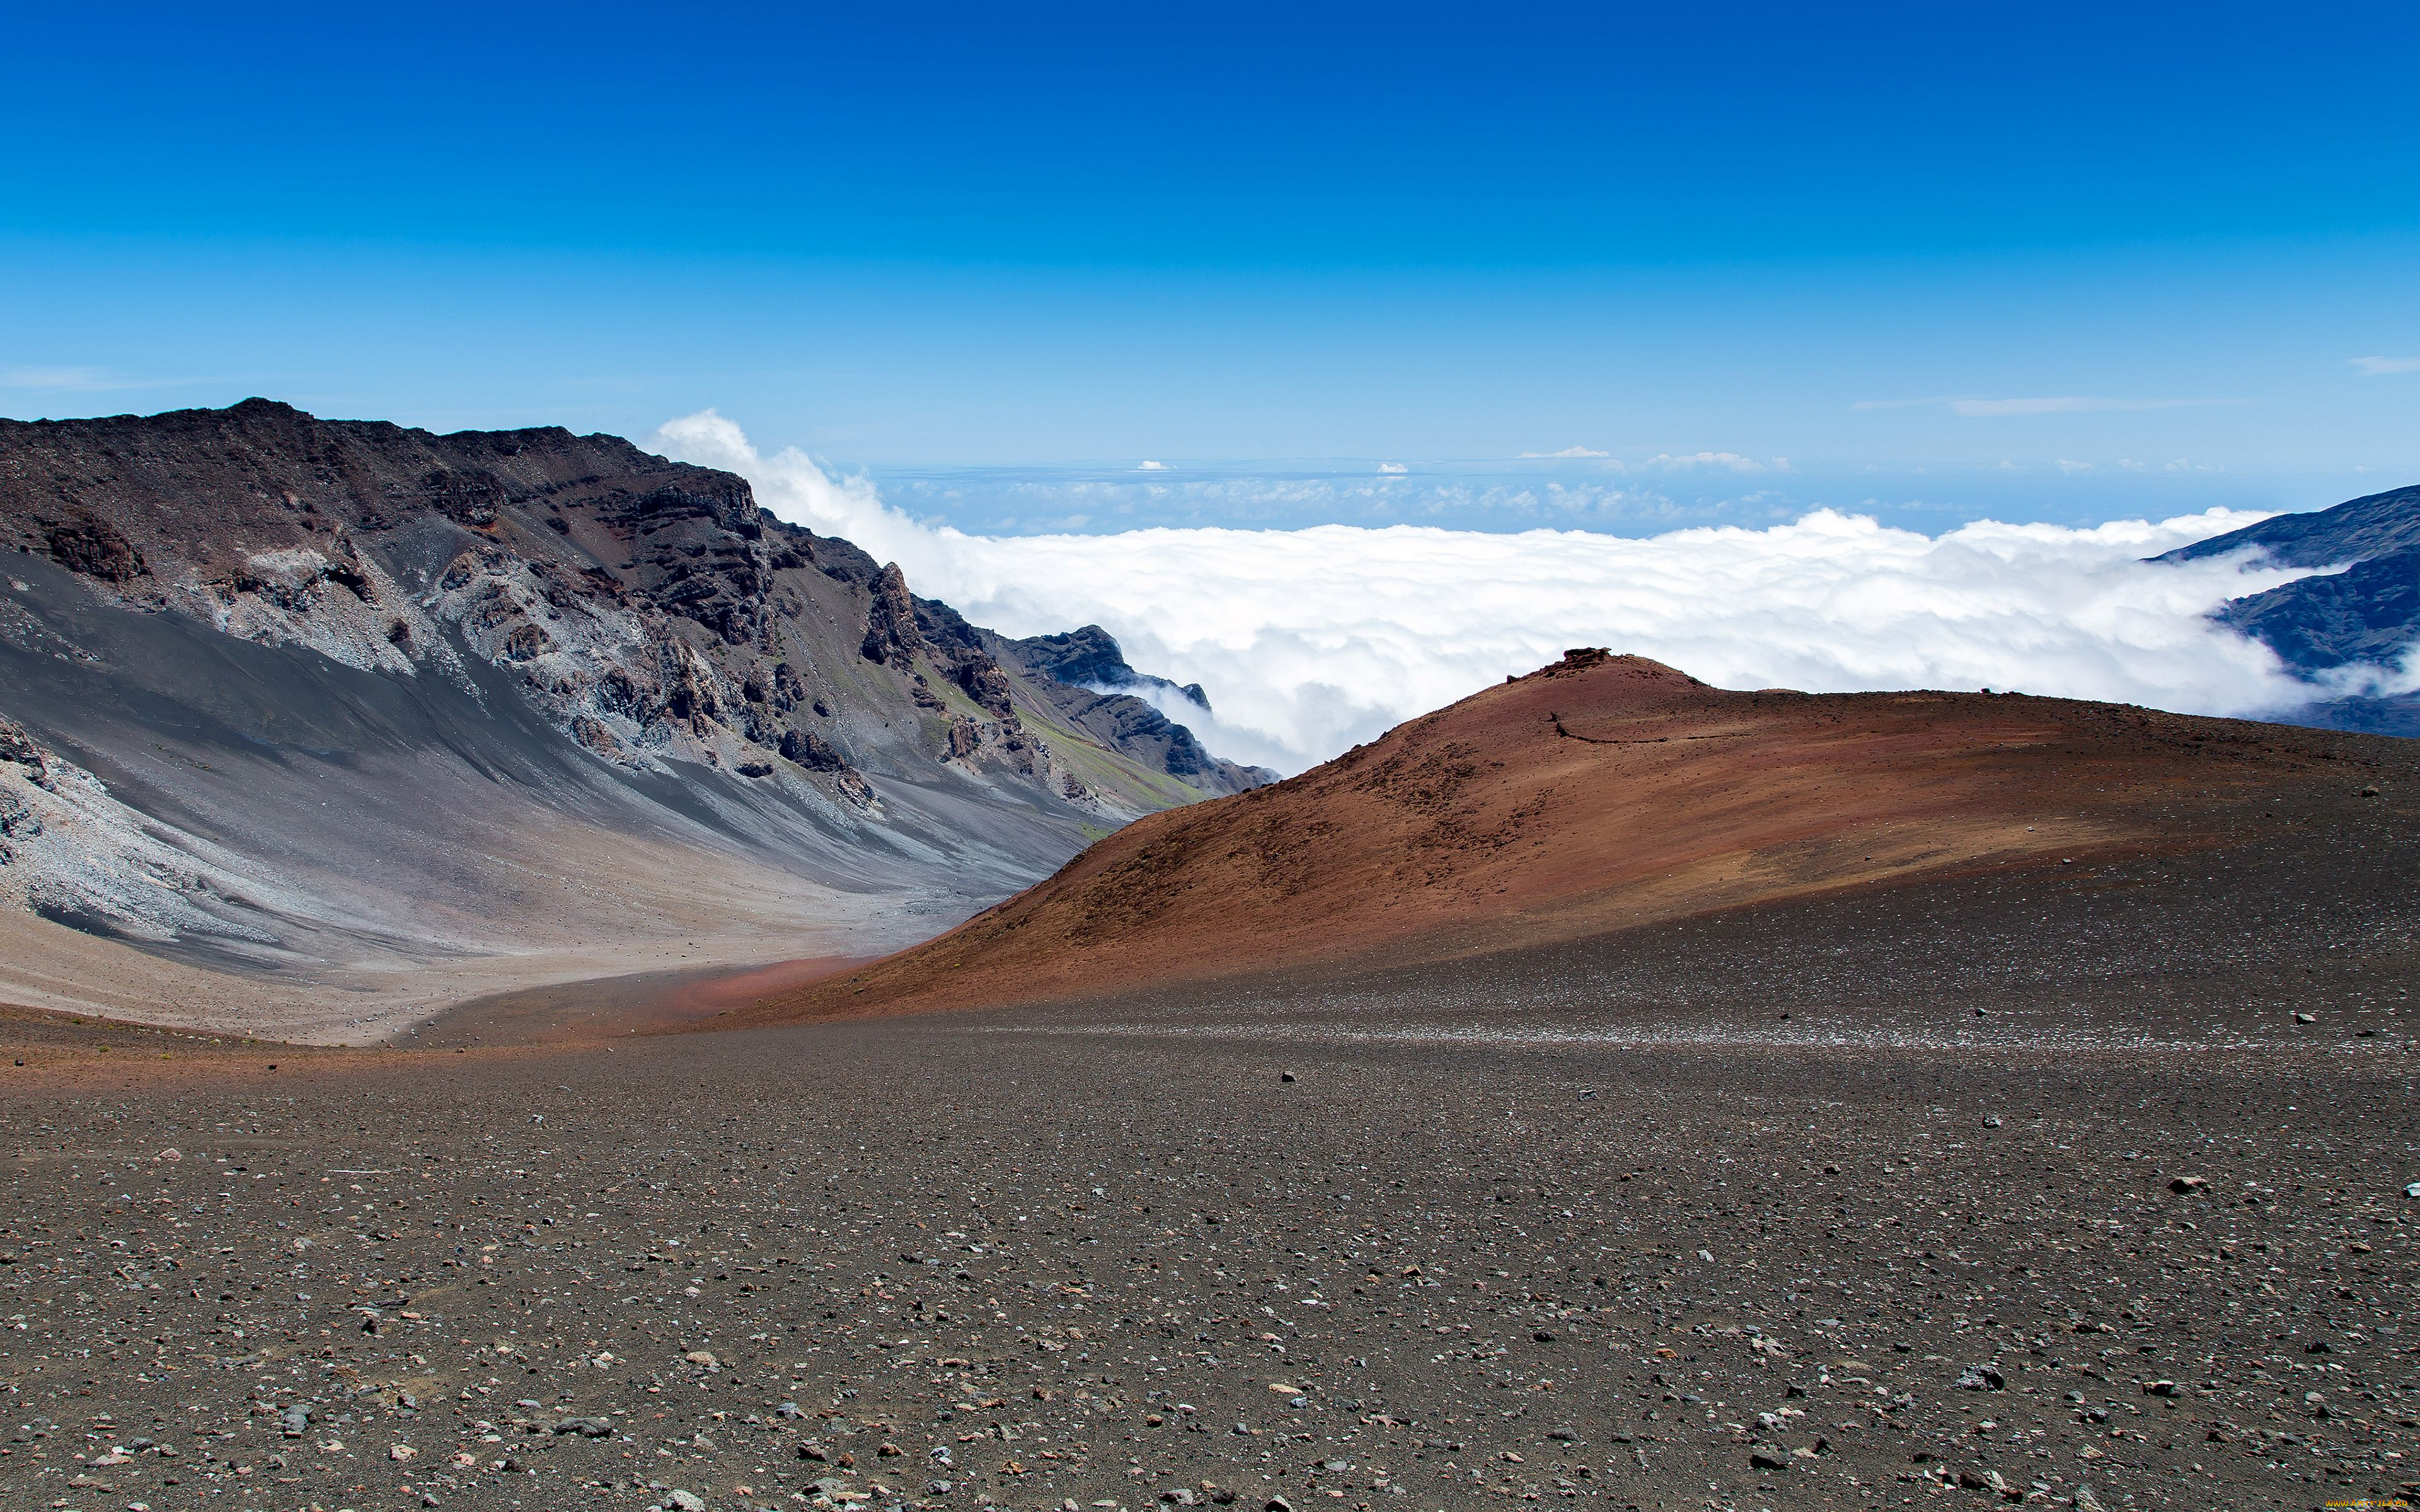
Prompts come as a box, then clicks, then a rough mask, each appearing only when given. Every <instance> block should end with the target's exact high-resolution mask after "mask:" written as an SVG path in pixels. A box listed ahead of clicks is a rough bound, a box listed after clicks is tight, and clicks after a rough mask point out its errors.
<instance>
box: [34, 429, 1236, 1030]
mask: <svg viewBox="0 0 2420 1512" xmlns="http://www.w3.org/2000/svg"><path fill="white" fill-rule="evenodd" d="M0 579H5V580H0V589H5V592H0V717H5V718H6V719H7V720H8V723H7V724H6V725H5V726H0V906H9V905H13V907H15V908H22V909H24V910H29V911H30V912H32V913H33V914H35V915H38V916H39V917H41V918H46V919H48V920H51V921H53V922H54V923H57V924H62V925H66V926H69V927H70V928H73V929H77V930H81V931H84V932H85V933H91V934H99V935H104V936H113V937H116V938H117V939H119V940H122V941H125V942H130V943H134V944H138V945H140V946H141V947H143V948H144V949H147V950H150V951H153V952H155V953H158V954H163V955H167V956H171V957H179V958H186V959H190V960H192V961H193V962H194V963H195V964H202V965H206V966H211V967H224V966H227V965H230V964H233V965H240V966H243V967H247V968H255V969H259V968H268V969H272V970H277V971H290V970H292V969H295V968H297V967H298V966H302V965H307V964H323V965H325V964H336V963H343V962H348V961H349V962H352V963H354V964H359V963H360V962H361V961H363V960H367V959H371V958H376V959H377V960H379V961H380V962H385V963H388V964H397V963H409V962H410V961H412V960H415V959H423V958H426V957H428V956H429V955H431V954H432V953H433V954H437V955H443V956H448V957H458V956H461V955H463V954H466V953H467V954H472V955H476V954H479V953H481V952H486V951H493V950H500V949H501V950H510V949H516V948H518V947H519V946H520V945H524V944H526V943H528V941H529V940H530V939H531V938H534V937H537V936H543V937H544V938H545V939H546V941H547V942H548V943H549V944H551V945H560V946H565V947H568V948H571V949H577V948H578V947H579V946H580V944H581V943H582V941H583V940H585V941H592V942H596V943H598V944H600V945H608V944H613V943H616V942H618V941H619V940H621V939H622V938H623V937H624V936H626V935H627V934H628V932H630V931H633V930H641V931H643V930H644V924H643V922H641V921H643V920H645V919H654V920H656V921H657V922H658V923H659V925H660V926H661V927H662V928H663V929H664V930H666V931H668V932H669V933H679V934H684V935H685V936H689V935H694V934H695V933H697V932H698V931H700V930H701V929H704V930H707V931H708V932H710V931H711V928H712V925H711V920H710V919H708V918H705V917H704V915H705V914H706V913H707V912H710V911H708V910H703V909H700V908H699V907H697V906H696V905H697V904H698V903H700V902H701V901H702V900H705V899H706V898H709V897H712V896H718V895H722V894H728V895H731V896H733V897H735V898H737V899H740V900H746V899H748V898H751V897H754V898H759V899H762V900H766V901H768V907H772V911H773V914H774V915H775V916H776V917H774V918H769V919H768V920H767V922H768V926H773V925H778V916H779V915H780V914H781V913H782V912H783V911H785V910H796V911H802V912H803V913H804V914H807V915H813V914H816V913H818V912H821V913H827V914H829V915H830V918H833V919H845V920H847V921H849V922H850V923H851V924H852V925H853V926H862V927H863V928H862V929H861V933H860V935H859V936H858V940H859V943H861V944H863V945H865V946H868V947H878V946H882V945H886V944H889V943H893V942H895V941H896V940H898V939H902V938H908V937H913V936H914V935H916V934H920V933H926V932H929V930H931V929H932V928H936V927H939V924H940V923H942V922H945V921H946V920H947V919H948V918H953V917H954V916H956V915H958V914H961V913H964V912H966V911H968V910H970V909H971V908H973V907H975V906H979V905H980V904H981V903H985V902H989V901H991V900H993V899H995V898H997V897H999V896H1001V895H1002V894H1004V893H1006V892H1008V891H1011V890H1013V889H1014V888H1016V887H1020V886H1022V885H1024V884H1025V883H1027V882H1030V881H1032V880H1033V879H1034V878H1036V877H1038V876H1040V875H1043V874H1045V873H1047V872H1048V871H1050V870H1051V869H1052V868H1054V867H1056V866H1057V865H1059V864H1060V863H1061V862H1062V861H1063V860H1065V859H1066V858H1067V857H1068V856H1071V855H1073V854H1074V853H1075V852H1076V851H1077V850H1078V849H1080V848H1081V847H1082V846H1083V845H1084V844H1085V843H1086V842H1087V841H1089V840H1091V839H1092V838H1094V837H1096V836H1098V835H1099V834H1102V833H1104V832H1106V831H1107V830H1109V829H1110V828H1113V827H1115V826H1116V825H1120V824H1123V823H1124V822H1125V821H1126V820H1128V819H1131V818H1133V817H1135V816H1137V815H1139V814H1140V813H1143V812H1147V811H1150V810H1156V809H1161V808H1166V807H1169V806H1171V805H1175V804H1181V803H1187V802H1191V801H1194V800H1195V799H1198V798H1201V797H1203V796H1208V795H1218V794H1221V793H1226V792H1232V791H1236V790H1238V789H1241V788H1244V787H1249V786H1251V785H1254V784H1255V783H1256V782H1258V781H1259V780H1261V779H1262V774H1259V773H1256V772H1252V771H1249V770H1247V769H1244V768H1240V767H1236V766H1234V765H1233V764H1229V763H1224V762H1219V761H1218V760H1216V759H1215V758H1211V757H1209V756H1208V754H1207V753H1206V752H1203V751H1202V750H1201V748H1200V746H1199V743H1198V742H1196V741H1194V740H1193V739H1192V737H1191V736H1190V734H1189V733H1186V732H1185V731H1183V729H1182V728H1181V727H1177V726H1172V725H1170V724H1169V722H1168V721H1167V720H1166V719H1165V718H1164V717H1161V716H1159V715H1158V714H1157V713H1156V711H1154V710H1153V709H1151V707H1150V706H1149V705H1148V704H1147V703H1144V702H1141V701H1140V700H1139V699H1134V698H1130V697H1128V698H1116V699H1112V700H1109V701H1108V702H1109V705H1110V706H1109V707H1107V708H1104V707H1102V706H1101V705H1102V704H1103V701H1102V699H1101V696H1100V695H1099V694H1096V693H1094V692H1092V691H1089V690H1086V689H1083V688H1079V687H1072V686H1070V685H1066V684H1062V683H1060V682H1058V681H1057V680H1056V679H1055V678H1053V677H1051V676H1050V675H1049V674H1048V672H1047V670H1043V671H1036V670H1034V669H1033V668H1032V666H1031V665H1030V664H1029V662H1028V660H1027V659H1025V658H1021V657H1019V656H1017V655H1016V647H1017V646H1018V645H1019V644H1021V642H1015V641H1008V640H1002V639H1001V638H999V637H995V636H992V635H990V634H989V632H985V631H982V630H979V629H977V628H975V627H973V626H970V625H967V624H966V623H965V622H964V621H963V620H962V619H961V618H960V617H959V616H958V615H957V614H956V613H955V612H954V611H953V610H951V609H949V608H948V607H947V606H945V605H940V604H937V603H934V602H932V601H929V600H925V599H920V598H918V597H916V596H915V595H914V594H912V593H911V592H910V591H909V589H908V585H907V582H906V580H905V579H904V577H903V576H902V574H901V573H900V571H899V569H898V568H897V567H896V566H891V567H884V566H882V565H880V564H878V563H876V562H874V561H873V560H872V559H871V558H869V557H867V556H866V555H865V553H863V552H862V551H861V550H859V549H858V548H855V547H854V546H852V545H850V544H849V543H848V542H846V541H843V540H838V539H835V538H832V537H828V536H818V535H815V534H813V533H812V532H807V531H805V530H802V529H799V528H797V527H794V526H790V525H786V524H783V522H781V521H779V520H777V519H775V518H773V517H771V516H770V515H769V514H767V513H766V512H764V511H762V510H760V509H759V508H758V507H757V505H756V503H755V501H754V499H753V498H752V495H751V493H750V490H749V487H748V485H747V483H746V482H745V481H744V480H742V479H739V478H737V477H735V476H732V475H730V474H728V473H721V472H717V471H710V470H707V469H703V468H696V467H690V466H686V465H682V464H678V463H674V462H669V461H666V460H664V459H662V458H660V457H657V456H654V455H648V454H647V453H644V452H643V451H641V450H640V449H638V448H636V447H634V446H632V445H630V444H629V443H628V442H627V441H624V440H620V439H618V438H613V437H605V436H588V437H579V436H573V435H571V434H570V433H569V432H567V431H563V430H559V429H537V430H525V431H511V432H497V433H481V432H466V433H460V434H456V435H448V436H438V435H432V434H429V433H427V432H424V431H416V430H410V429H405V428H402V427H399V426H396V425H391V424H379V423H366V422H330V421H322V420H318V419H315V418H313V417H311V416H309V415H306V414H303V413H302V412H301V411H299V410H296V409H291V408H289V407H287V406H285V405H281V404H275V403H271V402H270V401H266V400H257V399H256V400H248V401H246V402H244V403H243V404H240V405H237V406H235V407H233V408H232V409H224V410H187V411H181V412H177V413H172V414H165V415H158V416H151V417H120V418H115V419H105V420H91V421H66V422H43V423H31V424H25V423H14V422H8V423H0ZM1101 639H1102V640H1107V638H1106V637H1102V638H1101ZM1109 654H1110V655H1111V656H1112V657H1114V656H1115V646H1114V642H1110V643H1109ZM1121 665H1123V663H1122V662H1121ZM777 900H778V906H773V904H774V901H777ZM743 911H744V910H743ZM877 920H888V921H889V922H887V923H883V924H881V925H880V927H874V924H873V923H871V922H870V921H877ZM816 922H817V920H816V919H815V918H808V917H801V918H799V919H798V923H799V929H800V934H801V938H802V939H803V938H806V937H808V936H809V935H811V934H812V933H813V926H814V924H815V923H816ZM774 943H775V942H770V941H768V946H767V949H765V950H764V951H762V952H760V953H762V954H779V953H783V952H782V951H780V950H779V949H774V948H773V945H774ZM710 953H711V948H710V947H707V946H701V947H700V948H699V949H698V951H697V952H694V953H693V955H704V954H710ZM789 953H807V952H806V951H803V950H797V951H791V952H789ZM5 985H6V983H5V982H0V986H5Z"/></svg>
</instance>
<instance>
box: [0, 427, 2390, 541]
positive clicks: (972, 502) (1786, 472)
mask: <svg viewBox="0 0 2420 1512" xmlns="http://www.w3.org/2000/svg"><path fill="white" fill-rule="evenodd" d="M245 398H265V399H270V400H272V401H274V402H277V403H281V404H288V405H292V406H293V407H294V408H296V409H302V410H304V411H305V412H307V413H311V414H314V415H315V416H317V417H318V418H319V419H323V420H360V421H383V422H386V423H390V424H401V425H407V426H412V427H415V428H420V429H427V430H436V429H438V428H439V427H437V426H434V425H429V424H421V423H419V422H418V421H416V420H415V419H413V418H411V417H408V416H399V415H380V414H334V413H326V412H323V411H321V410H317V409H312V407H311V406H310V405H308V404H305V403H302V402H299V401H297V400H295V399H293V398H290V397H287V396H284V395H279V394H274V393H263V394H246V395H241V396H240V397H239V398H236V399H230V400H227V401H225V402H224V403H215V404H202V405H167V406H158V407H137V408H133V409H120V408H116V407H114V406H109V405H86V406H79V407H72V409H73V410H74V412H60V413H45V414H14V415H8V416H7V417H6V418H9V419H20V420H79V419H109V418H116V417H120V416H125V415H138V416H140V415H149V414H157V413H162V412H164V411H165V410H167V409H225V408H228V407H229V406H231V405H233V404H237V403H240V402H241V401H242V399H245ZM718 412H719V411H718ZM546 424H556V422H552V421H546V420H534V419H527V418H521V417H516V416H514V415H512V414H510V413H505V414H502V415H499V416H497V417H494V418H493V419H492V420H490V421H489V422H488V423H484V424H472V425H453V426H447V427H444V428H446V429H451V430H516V429H526V428H532V427H533V426H538V425H546ZM566 428H576V427H566ZM660 429H661V423H660V422H659V424H655V425H648V426H634V427H631V428H630V429H629V430H624V431H615V430H606V431H604V432H603V434H608V435H616V436H620V437H621V438H622V439H624V440H628V441H630V442H631V443H632V444H633V445H636V446H640V447H642V448H645V449H649V450H653V449H655V447H656V446H657V444H658V442H657V440H656V438H657V436H658V433H659V431H660ZM788 444H791V443H788V442H786V441H782V440H776V441H775V442H774V448H775V449H779V448H780V447H782V446H783V445H788ZM804 450H807V452H808V455H814V457H815V460H816V461H817V463H818V464H819V465H820V466H822V467H824V468H825V469H826V470H827V471H834V472H837V473H841V474H852V475H862V476H864V477H865V478H867V479H868V480H869V481H870V482H872V483H873V484H874V485H875V486H876V488H877V489H879V490H880V491H881V492H882V493H883V495H884V497H885V498H886V500H887V501H889V502H890V503H892V505H893V506H894V507H897V508H899V509H901V510H903V511H905V512H906V513H907V514H909V515H912V516H914V517H918V518H920V519H923V520H925V521H926V522H928V523H932V524H935V525H947V526H950V527H953V528H955V529H958V530H962V531H967V532H972V533H996V534H1012V535H1030V534H1041V533H1074V534H1100V533H1106V532H1113V531H1121V530H1134V529H1147V528H1167V527H1198V526H1201V525H1204V524H1218V525H1223V526H1227V527H1230V528H1233V529H1243V530H1299V529H1303V528H1306V527H1309V526H1313V525H1322V524H1344V525H1362V526H1381V525H1388V524H1411V525H1437V526H1443V527H1446V528H1450V529H1454V530H1465V531H1480V532H1518V531H1528V530H1539V529H1551V530H1588V531H1594V532H1603V533H1606V534H1611V535H1617V536H1622V537H1630V538H1637V537H1642V536H1651V535H1656V534H1661V533H1664V532H1668V531H1673V530H1686V529H1692V528H1698V527H1704V526H1715V525H1731V526H1761V525H1769V524H1775V523H1783V522H1788V521H1791V520H1794V519H1797V518H1799V517H1803V516H1805V515H1807V514H1808V513H1811V512H1813V511H1816V510H1823V509H1828V510H1836V511H1839V512H1843V513H1848V514H1854V515H1862V516H1868V517H1872V518H1875V519H1877V520H1880V521H1881V522H1882V523H1884V524H1885V525H1890V526H1894V527H1897V528H1901V529H1909V530H1923V531H1928V532H1938V531H1941V530H1945V529H1953V528H1955V527H1957V526H1960V525H1965V524H1972V523H1976V522H1978V521H1987V520H1988V521H1996V522H1999V523H2004V524H2037V523H2040V524H2057V525H2066V526H2089V525H2099V524H2105V523H2112V522H2116V521H2120V520H2127V519H2143V520H2157V519H2161V518H2167V517H2175V516H2177V515H2180V514H2187V513H2195V512H2199V511H2202V510H2207V509H2227V510H2237V511H2259V512H2266V513H2288V512H2295V511H2307V510H2316V509H2325V508H2329V507H2332V506H2333V505H2335V504H2338V503H2342V502H2345V501H2348V500H2350V499H2355V498H2360V497H2364V496H2366V495H2368V494H2373V493H2380V492H2387V491H2392V490H2393V489H2396V488H2398V487H2403V486H2410V485H2411V484H2412V483H2420V464H2415V465H2414V466H2413V467H2412V469H2411V470H2409V472H2408V474H2402V475H2397V474H2393V473H2389V472H2386V471H2380V470H2371V469H2366V468H2362V467H2348V468H2341V469H2331V470H2313V469H2301V468H2294V467H2288V466H2276V467H2267V468H2244V469H2229V468H2226V467H2220V466H2211V465H2202V464H2195V463H2193V462H2191V461H2190V460H2189V459H2185V458H2165V459H2161V458H2150V459H2144V458H2134V457H2118V458H2115V459H2104V460H2101V461H2084V460H2081V459H2076V458H2060V459H2055V460H2052V461H2048V462H2041V461H2034V462H2019V461H2015V460H2013V459H2008V458H2003V459H2000V460H1999V461H1997V462H1994V463H1991V464H1982V463H1971V464H1920V463H1896V464H1894V463H1881V462H1856V461H1842V460H1827V459H1821V458H1813V459H1795V458H1789V457H1778V456H1776V457H1764V458H1759V457H1753V456H1745V455H1739V454H1712V453H1699V454H1692V455H1678V456H1675V455H1670V454H1652V455H1649V454H1642V453H1639V452H1638V451H1637V449H1634V450H1633V452H1632V454H1631V455H1617V454H1615V453H1613V452H1612V451H1611V450H1609V449H1600V448H1595V447H1582V446H1579V445H1576V444H1575V446H1573V447H1572V448H1570V449H1568V450H1567V451H1563V452H1556V453H1538V452H1532V453H1528V454H1520V455H1505V456H1481V455H1465V456H1418V455H1372V456H1342V455H1338V456H1319V455H1304V456H1293V457H1277V456H1270V457H1201V456H1187V455H1175V454H1170V455H1163V456H1157V457H1119V456H1092V457H1057V458H1034V459H1026V460H1020V461H1012V462H999V461H985V460H980V459H977V460H961V461H940V462H936V461H931V460H927V459H922V458H913V457H851V456H835V455H828V454H823V453H818V452H814V451H813V450H812V449H804Z"/></svg>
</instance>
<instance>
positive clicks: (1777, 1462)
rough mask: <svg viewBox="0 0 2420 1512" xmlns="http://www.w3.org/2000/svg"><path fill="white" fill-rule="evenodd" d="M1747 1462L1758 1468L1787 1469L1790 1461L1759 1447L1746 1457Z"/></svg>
mask: <svg viewBox="0 0 2420 1512" xmlns="http://www.w3.org/2000/svg"><path fill="white" fill-rule="evenodd" d="M1747 1462H1748V1463H1749V1464H1750V1465H1752V1466H1754V1467H1755V1468H1757V1469H1758V1470H1788V1469H1789V1468H1790V1461H1789V1460H1787V1459H1783V1458H1779V1457H1778V1456H1776V1455H1769V1454H1766V1453H1765V1452H1764V1451H1763V1450H1761V1449H1759V1450H1757V1451H1756V1452H1755V1453H1753V1454H1751V1455H1749V1456H1748V1457H1747Z"/></svg>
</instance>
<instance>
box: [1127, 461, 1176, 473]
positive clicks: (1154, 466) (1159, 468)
mask: <svg viewBox="0 0 2420 1512" xmlns="http://www.w3.org/2000/svg"><path fill="white" fill-rule="evenodd" d="M1135 471H1137V472H1165V471H1168V464H1167V463H1165V462H1140V463H1137V464H1136V465H1135Z"/></svg>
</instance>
